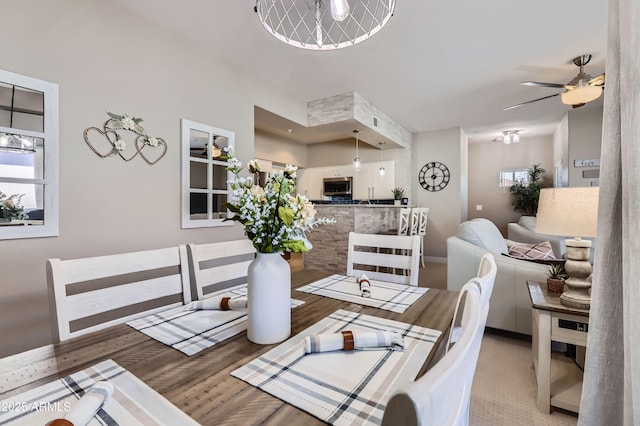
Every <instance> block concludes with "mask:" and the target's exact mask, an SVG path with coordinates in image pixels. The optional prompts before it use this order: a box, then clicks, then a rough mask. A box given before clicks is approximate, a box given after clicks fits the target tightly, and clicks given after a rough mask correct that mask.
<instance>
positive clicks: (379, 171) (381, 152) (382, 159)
mask: <svg viewBox="0 0 640 426" xmlns="http://www.w3.org/2000/svg"><path fill="white" fill-rule="evenodd" d="M385 143H386V142H378V145H380V161H382V162H384V144H385ZM386 173H387V171H386V170H385V169H384V165H382V164H380V168H379V169H378V174H379V175H380V176H384V175H385V174H386Z"/></svg>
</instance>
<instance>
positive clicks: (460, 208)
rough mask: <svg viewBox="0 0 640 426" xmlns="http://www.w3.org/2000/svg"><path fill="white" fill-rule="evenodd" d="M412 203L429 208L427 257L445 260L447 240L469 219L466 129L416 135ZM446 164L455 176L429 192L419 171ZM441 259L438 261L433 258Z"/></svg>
mask: <svg viewBox="0 0 640 426" xmlns="http://www.w3.org/2000/svg"><path fill="white" fill-rule="evenodd" d="M412 151H413V164H412V172H411V176H412V180H413V182H415V183H414V185H413V189H412V192H411V202H412V204H416V205H418V206H421V207H429V208H430V210H429V217H428V223H427V235H426V237H425V255H426V256H427V257H430V258H440V259H442V260H444V258H446V256H447V244H446V241H447V238H448V237H450V236H451V235H455V234H456V232H457V230H458V225H459V224H460V223H461V222H464V221H465V220H467V197H468V183H467V161H468V154H467V136H466V134H465V133H464V131H462V129H460V128H458V127H456V128H452V129H444V130H436V131H432V132H421V133H414V135H413V142H412ZM432 161H439V162H441V163H444V164H445V165H446V166H447V167H448V169H449V172H450V173H451V180H450V181H449V184H448V185H447V186H446V187H445V188H444V189H443V190H441V191H438V192H429V191H426V190H424V189H423V188H422V187H421V186H420V185H419V184H418V183H417V182H418V172H419V171H420V169H421V168H422V166H424V165H425V164H427V163H430V162H432ZM432 260H437V259H432Z"/></svg>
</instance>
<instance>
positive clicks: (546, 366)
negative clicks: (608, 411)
mask: <svg viewBox="0 0 640 426" xmlns="http://www.w3.org/2000/svg"><path fill="white" fill-rule="evenodd" d="M527 287H528V288H529V296H530V297H531V306H532V308H533V309H532V319H533V321H532V322H533V324H532V338H533V340H532V345H533V348H532V351H533V367H534V369H535V374H536V381H537V383H538V409H539V410H540V411H542V412H543V413H546V414H549V412H550V411H551V406H554V407H558V408H562V409H565V410H569V411H573V412H575V413H577V412H578V411H579V409H580V397H581V396H582V371H581V370H580V368H578V366H577V365H576V364H575V363H574V362H573V360H571V359H569V358H564V359H560V358H557V359H556V358H552V357H551V342H552V341H554V342H563V343H569V344H573V345H577V346H583V347H586V346H587V333H588V331H589V311H588V310H585V309H575V308H570V307H568V306H564V305H563V304H562V303H560V294H559V293H549V292H547V286H546V284H541V283H538V282H534V281H527Z"/></svg>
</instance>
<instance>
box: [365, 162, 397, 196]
mask: <svg viewBox="0 0 640 426" xmlns="http://www.w3.org/2000/svg"><path fill="white" fill-rule="evenodd" d="M380 167H384V169H385V174H384V176H380ZM395 183H396V179H395V162H394V161H380V162H378V163H375V167H374V169H373V170H372V171H371V187H372V196H371V198H374V199H376V200H388V199H391V198H393V192H392V191H393V188H395Z"/></svg>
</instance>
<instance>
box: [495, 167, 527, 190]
mask: <svg viewBox="0 0 640 426" xmlns="http://www.w3.org/2000/svg"><path fill="white" fill-rule="evenodd" d="M506 173H510V174H511V182H513V183H515V182H516V179H515V175H516V173H525V174H526V176H527V177H526V178H525V179H524V181H525V182H524V183H525V184H528V183H529V169H509V170H500V173H499V174H498V185H499V187H500V188H509V187H510V186H511V185H512V184H508V185H507V184H505V183H504V182H505V179H504V175H505V174H506ZM518 180H522V179H518Z"/></svg>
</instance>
